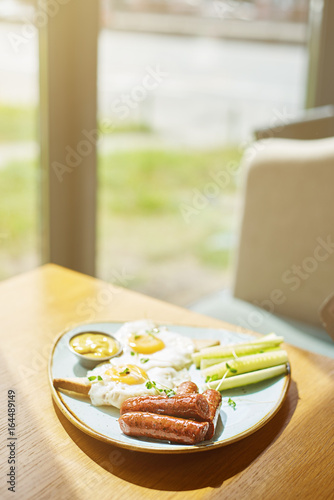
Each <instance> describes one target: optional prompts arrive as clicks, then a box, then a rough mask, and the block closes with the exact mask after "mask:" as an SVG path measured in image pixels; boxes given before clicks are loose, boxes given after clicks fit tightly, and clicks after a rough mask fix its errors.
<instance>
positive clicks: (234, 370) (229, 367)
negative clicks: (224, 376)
mask: <svg viewBox="0 0 334 500" xmlns="http://www.w3.org/2000/svg"><path fill="white" fill-rule="evenodd" d="M226 368H228V369H229V370H230V372H231V373H237V371H238V370H236V369H235V368H232V367H231V366H230V365H229V364H228V363H226Z"/></svg>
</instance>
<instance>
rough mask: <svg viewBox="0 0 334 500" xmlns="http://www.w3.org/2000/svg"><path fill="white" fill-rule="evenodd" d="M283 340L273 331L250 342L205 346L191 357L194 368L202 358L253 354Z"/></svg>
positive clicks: (198, 365)
mask: <svg viewBox="0 0 334 500" xmlns="http://www.w3.org/2000/svg"><path fill="white" fill-rule="evenodd" d="M283 340H284V339H283V337H278V336H277V335H275V334H274V333H270V334H269V335H265V336H264V337H260V338H258V339H255V340H252V341H250V342H244V343H242V344H233V345H227V346H214V347H207V348H206V349H202V350H201V351H199V352H195V353H194V354H193V355H192V358H193V362H194V363H195V365H196V368H199V367H200V363H201V360H202V359H212V358H231V357H235V356H247V355H248V354H254V353H257V352H259V351H261V350H264V349H269V348H274V347H278V346H279V345H280V344H281V343H282V342H283Z"/></svg>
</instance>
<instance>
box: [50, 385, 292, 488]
mask: <svg viewBox="0 0 334 500" xmlns="http://www.w3.org/2000/svg"><path fill="white" fill-rule="evenodd" d="M297 402H298V390H297V385H296V383H295V382H293V381H292V382H291V385H290V388H289V391H288V395H287V398H286V400H285V402H284V403H283V406H282V407H281V409H280V410H279V411H278V413H277V414H276V415H275V416H274V417H273V418H272V419H271V420H270V422H268V423H267V424H266V425H264V426H263V427H262V428H261V429H259V430H258V431H256V432H255V433H254V434H252V435H251V436H248V437H247V438H244V439H242V440H240V441H238V442H236V443H233V444H231V445H228V446H225V447H222V448H218V449H216V450H212V451H206V452H201V453H189V454H181V455H160V454H151V453H142V452H137V451H129V450H125V449H121V448H116V447H114V446H111V445H108V444H106V443H102V442H98V446H97V441H96V440H95V439H94V438H91V437H89V436H87V435H86V434H84V433H83V432H81V431H80V430H79V429H77V428H76V427H74V426H73V425H72V424H71V423H70V422H69V421H68V420H67V419H66V418H65V417H64V416H63V415H62V413H61V412H60V411H59V410H58V408H57V407H55V410H56V412H57V414H58V417H59V419H60V421H61V423H62V425H63V427H64V428H65V430H66V431H67V432H68V434H69V435H70V437H71V438H72V439H73V440H74V441H75V442H76V444H77V445H78V446H79V447H80V448H81V450H82V451H84V452H85V453H86V454H87V455H88V456H89V457H90V458H91V459H92V460H94V461H95V462H96V463H97V464H99V465H100V466H101V467H102V468H104V469H105V470H106V471H108V472H110V473H111V474H112V475H114V476H117V477H119V478H121V479H123V480H125V481H128V482H130V483H132V484H136V485H138V486H142V487H145V488H151V489H156V490H165V491H187V490H195V489H201V488H206V487H213V488H217V487H219V486H221V485H222V484H223V483H224V481H226V480H227V479H229V478H231V477H233V476H235V475H236V474H238V473H240V472H242V471H243V470H245V469H246V468H247V467H249V466H250V465H251V463H252V462H253V461H254V460H255V459H256V458H257V457H259V456H260V455H261V454H262V453H263V452H264V451H265V450H266V449H267V448H268V447H269V446H270V445H271V444H272V443H273V442H274V441H275V440H276V439H277V438H278V437H279V436H280V434H281V433H282V432H283V430H284V429H285V428H286V426H287V425H288V424H289V422H290V419H291V417H292V415H293V413H294V411H295V409H296V406H297ZM101 479H102V478H100V480H101Z"/></svg>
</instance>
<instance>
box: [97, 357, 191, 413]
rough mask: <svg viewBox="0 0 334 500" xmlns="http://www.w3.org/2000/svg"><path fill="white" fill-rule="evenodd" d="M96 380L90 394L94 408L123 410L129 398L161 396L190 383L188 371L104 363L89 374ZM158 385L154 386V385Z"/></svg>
mask: <svg viewBox="0 0 334 500" xmlns="http://www.w3.org/2000/svg"><path fill="white" fill-rule="evenodd" d="M87 377H89V378H90V379H91V378H92V377H96V378H95V379H94V380H92V386H91V389H90V391H89V396H90V399H91V402H92V404H93V405H94V406H103V405H111V406H115V407H116V408H120V407H121V404H122V403H123V401H125V400H126V399H128V398H131V397H136V396H144V395H156V394H160V392H159V390H160V391H162V390H165V389H175V388H176V387H177V386H178V385H179V384H181V382H184V381H186V380H189V373H188V370H186V369H184V370H181V371H176V370H175V369H174V368H172V367H168V368H160V367H154V368H151V369H150V370H144V369H143V368H141V367H139V366H137V365H134V364H131V363H124V358H123V363H122V364H121V363H118V364H113V365H112V364H111V363H103V364H101V365H98V366H97V367H96V368H94V369H93V370H90V371H89V372H88V373H87ZM152 382H154V384H153V383H152Z"/></svg>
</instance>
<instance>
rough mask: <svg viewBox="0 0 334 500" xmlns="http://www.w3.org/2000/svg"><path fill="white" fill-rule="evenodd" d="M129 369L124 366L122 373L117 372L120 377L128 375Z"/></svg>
mask: <svg viewBox="0 0 334 500" xmlns="http://www.w3.org/2000/svg"><path fill="white" fill-rule="evenodd" d="M129 373H130V369H129V368H128V367H127V366H126V367H125V368H124V370H123V371H122V372H119V374H120V375H129Z"/></svg>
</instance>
